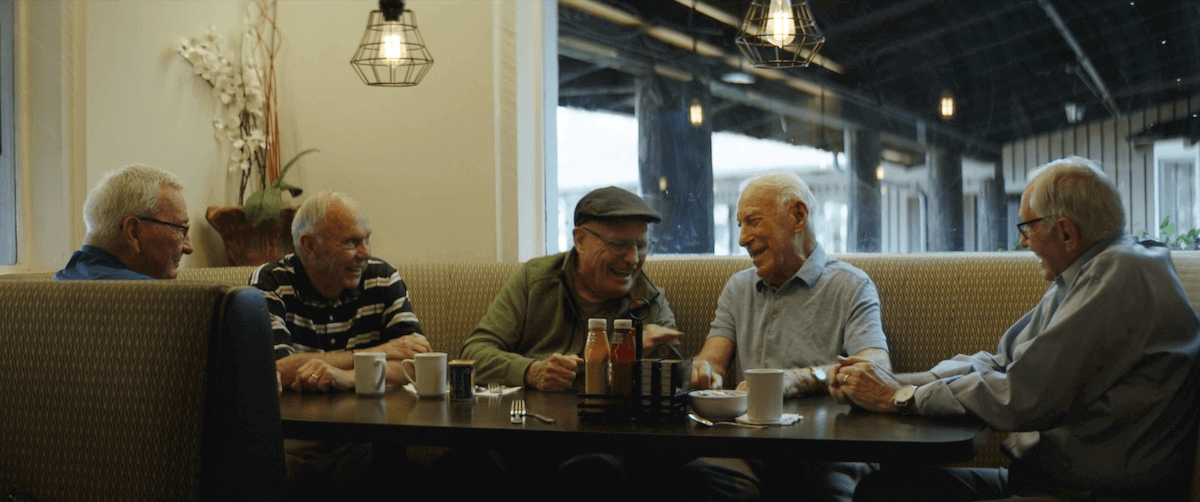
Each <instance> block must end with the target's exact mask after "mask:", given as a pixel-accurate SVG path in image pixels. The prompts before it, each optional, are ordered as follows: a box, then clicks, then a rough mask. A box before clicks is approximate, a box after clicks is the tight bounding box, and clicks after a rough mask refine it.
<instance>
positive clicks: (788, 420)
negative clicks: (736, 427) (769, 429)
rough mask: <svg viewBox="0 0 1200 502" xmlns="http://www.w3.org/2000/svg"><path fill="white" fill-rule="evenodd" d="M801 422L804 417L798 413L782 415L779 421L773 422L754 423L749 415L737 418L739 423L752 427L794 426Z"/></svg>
mask: <svg viewBox="0 0 1200 502" xmlns="http://www.w3.org/2000/svg"><path fill="white" fill-rule="evenodd" d="M801 420H804V415H800V414H797V413H784V414H783V415H781V416H780V417H779V420H775V421H772V422H754V421H751V420H750V417H749V416H748V415H742V416H739V417H737V421H738V423H742V424H750V425H792V424H794V423H796V422H799V421H801Z"/></svg>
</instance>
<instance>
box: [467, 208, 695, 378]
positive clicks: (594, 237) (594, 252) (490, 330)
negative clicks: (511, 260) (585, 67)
mask: <svg viewBox="0 0 1200 502" xmlns="http://www.w3.org/2000/svg"><path fill="white" fill-rule="evenodd" d="M659 221H662V217H660V216H659V214H658V212H657V211H655V210H654V209H651V208H650V206H648V205H646V203H645V201H643V200H642V199H641V197H638V196H637V195H634V194H632V193H630V192H628V191H625V190H622V189H620V188H617V187H607V188H600V189H597V190H594V191H592V192H591V193H589V194H587V195H586V196H584V197H583V199H580V201H579V204H578V205H576V206H575V230H574V231H573V233H572V235H573V237H574V239H575V247H574V248H573V249H572V250H571V251H569V252H565V253H560V254H557V255H552V256H545V257H542V258H536V259H533V260H530V261H529V262H528V263H526V264H525V266H524V267H522V268H521V271H520V272H518V273H517V274H516V275H515V276H514V277H513V278H512V280H510V281H509V282H508V285H507V286H505V288H504V290H503V291H501V292H500V294H499V295H498V296H497V297H496V300H495V301H494V302H493V303H492V306H491V307H490V308H489V309H488V313H487V316H486V317H484V318H483V320H482V321H480V322H479V326H478V327H477V328H475V331H474V332H472V333H471V336H470V337H469V338H468V339H467V341H466V343H465V344H464V346H463V349H462V355H463V357H465V358H468V359H474V360H475V371H476V374H477V378H478V379H479V380H480V381H484V382H496V383H501V384H504V385H520V386H528V387H532V388H537V389H541V390H551V391H561V390H567V389H569V388H571V386H572V384H573V382H575V380H576V376H577V375H578V374H579V373H580V372H581V371H582V370H583V359H582V358H581V357H580V355H581V354H583V346H584V343H585V342H586V341H587V320H588V319H589V318H593V317H602V318H605V319H608V320H609V326H612V321H613V319H614V318H621V317H624V318H628V312H627V311H628V308H629V303H630V302H631V301H632V300H634V299H638V298H645V299H649V300H651V301H652V304H653V305H652V306H651V308H650V314H649V316H648V317H647V320H648V322H649V323H648V324H646V326H645V335H644V337H643V338H644V340H643V347H644V351H647V352H648V351H649V350H651V349H652V348H653V347H654V346H656V345H658V344H660V343H670V342H673V341H675V340H678V339H679V337H680V336H682V333H680V332H679V331H676V330H675V329H673V328H674V326H675V315H674V314H672V313H671V307H670V306H669V304H668V303H667V299H666V296H665V295H663V293H662V290H660V289H659V288H658V287H657V286H655V285H654V283H652V282H650V279H649V278H648V277H646V275H645V274H643V273H642V265H643V264H644V263H645V262H646V250H647V241H646V227H647V224H649V223H657V222H659Z"/></svg>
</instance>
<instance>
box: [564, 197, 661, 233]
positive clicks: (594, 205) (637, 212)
mask: <svg viewBox="0 0 1200 502" xmlns="http://www.w3.org/2000/svg"><path fill="white" fill-rule="evenodd" d="M628 218H636V219H639V220H642V221H645V222H647V223H658V222H660V221H662V215H660V214H658V211H655V210H654V209H652V208H651V207H650V205H648V204H646V201H644V200H642V198H641V197H638V196H637V195H634V194H632V193H630V192H629V191H628V190H622V189H620V188H617V187H604V188H597V189H595V190H592V191H591V192H589V193H588V194H587V195H584V196H583V198H582V199H579V204H576V205H575V226H577V227H578V226H580V225H582V224H584V223H587V222H589V221H592V220H600V221H604V222H608V221H615V220H623V219H628Z"/></svg>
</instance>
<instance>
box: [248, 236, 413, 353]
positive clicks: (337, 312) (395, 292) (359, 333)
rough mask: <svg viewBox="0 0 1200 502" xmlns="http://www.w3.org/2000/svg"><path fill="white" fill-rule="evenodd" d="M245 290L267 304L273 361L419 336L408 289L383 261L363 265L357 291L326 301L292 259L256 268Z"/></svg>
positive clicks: (359, 347) (298, 259)
mask: <svg viewBox="0 0 1200 502" xmlns="http://www.w3.org/2000/svg"><path fill="white" fill-rule="evenodd" d="M250 285H252V286H254V287H257V288H258V289H260V290H262V292H263V296H265V297H266V299H267V307H268V309H269V310H270V312H271V330H272V331H273V332H274V335H275V358H276V359H280V358H283V357H286V356H288V355H291V354H294V353H297V352H330V351H336V350H350V349H362V348H368V347H374V346H376V345H380V344H382V343H384V342H387V341H389V340H392V339H395V338H399V337H402V336H404V335H410V334H413V333H421V323H420V321H418V320H417V316H416V314H413V312H412V302H411V301H409V298H408V288H407V287H405V285H404V281H403V280H401V279H400V274H399V273H397V272H396V269H395V268H393V267H392V266H391V265H388V264H387V263H386V262H384V261H383V260H379V259H375V258H371V259H370V260H368V261H367V266H366V268H365V269H364V270H363V274H362V278H361V279H360V280H359V283H358V287H357V288H353V289H346V290H344V291H342V295H341V297H339V298H338V299H337V300H332V301H331V300H329V299H327V298H325V297H324V296H321V294H320V293H319V292H317V288H316V287H315V286H313V284H312V282H311V281H310V280H309V279H308V274H307V273H305V271H304V265H303V264H302V263H300V258H299V257H298V256H296V255H295V254H289V255H287V256H285V257H284V258H283V259H282V260H280V261H278V262H274V263H267V264H264V265H263V266H261V267H259V268H258V270H255V271H254V274H253V275H252V276H250Z"/></svg>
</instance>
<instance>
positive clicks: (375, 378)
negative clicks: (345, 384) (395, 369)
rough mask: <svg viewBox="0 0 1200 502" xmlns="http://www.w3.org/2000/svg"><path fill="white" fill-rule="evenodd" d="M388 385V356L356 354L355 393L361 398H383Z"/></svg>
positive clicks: (372, 353)
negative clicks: (385, 387)
mask: <svg viewBox="0 0 1200 502" xmlns="http://www.w3.org/2000/svg"><path fill="white" fill-rule="evenodd" d="M386 383H387V354H384V353H383V352H355V353H354V391H355V392H357V393H358V395H360V396H382V395H383V388H384V385H385V384H386Z"/></svg>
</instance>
